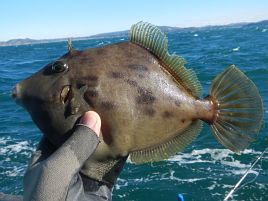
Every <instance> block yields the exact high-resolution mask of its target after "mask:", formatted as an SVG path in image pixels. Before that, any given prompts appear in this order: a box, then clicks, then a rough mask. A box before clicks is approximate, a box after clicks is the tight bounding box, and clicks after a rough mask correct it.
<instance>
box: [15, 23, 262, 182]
mask: <svg viewBox="0 0 268 201" xmlns="http://www.w3.org/2000/svg"><path fill="white" fill-rule="evenodd" d="M185 63H186V62H185V60H184V59H183V58H182V57H181V56H178V55H176V54H175V53H173V54H170V53H169V51H168V39H167V37H166V35H165V34H164V33H163V32H162V31H161V30H160V29H159V28H158V27H157V26H155V25H152V24H150V23H147V22H138V23H136V24H134V25H133V26H132V27H131V29H130V31H129V41H126V42H119V43H115V44H109V45H106V46H103V47H97V48H90V49H85V50H75V49H74V48H73V47H72V45H71V43H70V42H69V45H68V52H67V53H65V54H64V55H63V56H61V57H60V58H58V59H57V60H55V61H53V62H51V63H49V64H47V65H46V66H44V67H43V68H42V69H41V70H39V71H38V72H36V73H35V74H33V75H32V76H30V77H28V78H27V79H25V80H23V81H21V82H20V83H18V84H17V85H16V86H15V88H14V89H13V91H12V97H13V98H14V100H15V101H16V102H17V103H18V104H20V105H22V106H23V107H24V108H25V109H26V110H27V111H28V112H29V114H30V116H31V118H32V120H33V122H34V123H35V124H36V125H37V126H38V128H39V129H40V130H41V131H42V133H43V134H44V136H45V137H46V138H47V139H48V140H49V141H50V142H51V143H52V144H53V145H55V146H56V147H59V146H60V145H61V144H62V143H63V142H64V141H65V140H66V139H68V137H69V136H70V135H71V133H72V132H73V130H74V129H75V124H76V123H77V122H78V121H79V118H80V117H81V116H82V115H83V114H84V113H85V112H86V111H88V110H94V111H96V112H97V113H98V114H99V115H100V117H101V120H102V128H101V135H100V143H99V145H98V147H97V149H96V151H95V152H94V154H93V155H92V156H91V157H90V158H89V159H88V160H87V161H86V163H85V164H84V166H83V168H82V170H81V172H82V173H83V174H85V175H87V176H89V177H91V178H94V179H96V180H99V181H103V180H105V179H106V180H109V179H108V178H106V177H107V175H108V173H109V172H110V171H111V169H112V168H113V167H114V166H115V165H117V164H119V161H120V160H122V159H123V158H126V157H129V159H130V161H131V162H132V163H135V164H142V163H146V162H154V161H161V160H164V159H167V158H169V157H170V156H172V155H175V154H176V153H177V152H180V151H182V150H183V149H184V148H185V147H186V146H187V145H189V144H190V143H191V142H192V141H193V140H194V139H195V138H196V137H197V136H198V134H199V133H200V131H201V130H202V125H203V123H204V122H205V123H207V124H208V125H209V127H210V129H211V132H212V134H213V135H214V137H215V138H216V140H217V141H218V142H219V143H220V144H222V145H223V146H224V147H226V148H228V149H230V150H232V151H233V152H236V153H240V152H241V151H243V150H244V149H246V148H247V147H248V146H249V144H250V143H251V142H252V141H254V140H255V139H256V136H257V135H258V133H259V130H260V128H261V124H262V119H263V104H262V99H261V96H260V94H259V92H258V89H257V87H256V86H255V84H254V83H253V82H252V81H251V80H250V79H249V78H248V77H247V76H246V75H245V74H244V73H243V72H242V71H240V70H239V69H238V68H237V67H236V66H235V65H231V66H229V67H227V68H226V69H225V70H224V71H223V72H222V73H220V74H219V75H217V76H216V78H215V79H214V80H213V81H212V84H211V87H210V89H209V92H208V95H207V96H206V97H204V98H203V95H202V86H201V84H200V82H199V80H198V78H197V75H196V74H195V72H194V71H193V70H192V69H190V68H188V67H186V66H185Z"/></svg>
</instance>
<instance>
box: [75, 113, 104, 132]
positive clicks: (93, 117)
mask: <svg viewBox="0 0 268 201" xmlns="http://www.w3.org/2000/svg"><path fill="white" fill-rule="evenodd" d="M79 123H80V124H84V125H85V126H87V127H89V128H91V129H92V130H93V131H94V132H95V133H96V135H97V136H98V137H99V135H100V128H101V119H100V116H99V115H98V113H96V112H94V111H88V112H86V113H85V114H84V115H83V116H82V118H81V119H80V122H79Z"/></svg>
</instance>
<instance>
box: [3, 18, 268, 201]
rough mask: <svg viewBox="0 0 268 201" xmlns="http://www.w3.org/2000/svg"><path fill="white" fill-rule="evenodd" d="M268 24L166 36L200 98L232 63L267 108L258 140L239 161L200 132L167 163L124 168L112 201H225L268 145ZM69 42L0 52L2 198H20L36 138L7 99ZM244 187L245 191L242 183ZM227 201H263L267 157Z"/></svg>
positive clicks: (80, 45)
mask: <svg viewBox="0 0 268 201" xmlns="http://www.w3.org/2000/svg"><path fill="white" fill-rule="evenodd" d="M267 29H268V25H267V23H266V24H265V23H259V24H251V25H244V26H236V27H218V28H213V29H211V28H203V29H184V30H179V31H172V32H168V33H167V35H168V38H169V51H170V52H171V53H172V52H176V53H177V54H179V55H181V56H183V57H184V58H185V59H186V61H187V62H188V63H187V64H186V66H187V67H191V68H192V69H194V71H195V72H196V73H197V76H198V78H199V79H200V81H201V83H202V85H203V88H204V95H206V93H207V92H208V88H209V86H210V84H211V81H212V79H213V78H214V77H215V76H216V75H217V74H218V73H220V72H221V71H223V70H224V68H226V67H227V66H228V65H230V64H236V65H237V66H238V67H239V68H240V69H241V70H242V71H243V72H245V73H246V75H247V76H248V77H249V78H250V79H252V80H253V81H254V82H255V84H256V85H257V87H258V89H259V92H260V94H261V96H262V99H263V104H264V110H265V113H264V122H263V126H262V128H261V131H260V134H259V136H258V138H257V140H256V141H255V142H254V143H252V144H251V146H250V147H249V148H248V149H246V150H245V151H244V152H243V153H242V154H241V155H236V154H234V153H232V152H231V151H228V150H227V149H225V148H223V147H222V146H221V145H219V144H218V143H217V142H216V140H215V139H214V138H213V136H212V135H211V133H210V130H209V128H208V126H204V128H203V130H202V132H201V133H200V135H199V136H198V138H197V139H196V140H195V141H194V142H193V143H192V144H190V145H189V146H188V147H187V148H186V149H185V150H184V151H183V152H181V153H177V154H176V155H175V156H173V157H171V158H170V159H168V160H166V161H161V162H157V163H148V164H143V165H134V164H131V163H127V164H126V165H125V167H124V170H123V172H122V174H121V175H120V178H119V179H118V182H117V184H116V185H115V188H114V191H113V200H115V201H119V200H127V201H140V200H142V201H143V200H153V201H160V200H170V201H171V200H177V194H178V193H182V194H183V195H184V197H185V200H186V201H190V200H191V201H196V200H197V201H198V200H207V201H212V200H223V198H224V196H225V195H226V194H227V193H228V192H229V191H230V190H231V189H232V187H233V186H234V185H235V184H236V182H237V181H238V180H239V179H240V178H241V177H242V176H243V174H244V173H245V171H246V170H247V169H248V168H249V167H250V165H251V163H252V162H253V161H254V160H255V159H256V158H257V157H258V156H259V155H260V154H261V152H262V151H263V150H264V149H265V148H266V147H267V146H268V138H267V135H268V123H267V121H268V31H267ZM126 40H127V37H120V38H119V37H118V38H103V39H92V40H84V41H74V42H73V45H74V46H75V48H77V49H80V50H82V49H85V48H91V47H98V46H104V45H106V44H111V43H115V42H120V41H126ZM66 45H67V43H65V42H58V43H47V44H35V45H24V46H17V47H16V46H12V47H0V192H4V193H7V194H16V195H17V194H22V193H23V190H22V178H23V174H24V172H25V169H26V167H27V161H28V159H29V158H30V155H31V153H32V151H34V149H35V146H36V145H37V143H38V141H39V140H40V138H41V135H42V134H41V133H40V131H39V130H38V128H37V127H36V126H35V124H34V123H33V122H32V120H31V118H30V116H29V115H28V113H27V112H26V111H25V110H24V109H22V108H21V107H19V106H18V105H16V104H15V103H14V102H13V100H12V99H11V98H10V90H11V89H12V87H13V86H14V85H15V84H16V83H17V82H19V81H20V80H22V79H24V78H26V77H27V76H30V75H31V74H32V73H34V72H35V71H37V70H38V69H40V68H41V67H43V66H44V65H46V64H47V63H49V62H51V61H53V60H55V59H56V58H58V57H60V56H61V55H63V54H64V53H65V52H66V51H67V47H66ZM246 183H247V184H246ZM243 184H246V185H244V186H243V187H242V188H241V189H239V190H238V191H237V192H235V193H234V195H233V199H232V200H237V201H238V200H244V201H246V200H252V201H253V200H263V201H267V200H268V153H266V154H264V157H263V159H262V160H261V161H260V162H259V163H258V164H257V165H256V166H255V167H254V168H253V169H252V170H251V171H250V174H249V175H248V177H247V178H246V179H245V181H244V182H243Z"/></svg>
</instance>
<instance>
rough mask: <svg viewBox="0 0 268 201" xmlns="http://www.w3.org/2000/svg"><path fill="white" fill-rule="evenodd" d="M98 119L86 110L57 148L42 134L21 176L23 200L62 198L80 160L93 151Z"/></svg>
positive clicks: (75, 177)
mask: <svg viewBox="0 0 268 201" xmlns="http://www.w3.org/2000/svg"><path fill="white" fill-rule="evenodd" d="M100 126H101V120H100V117H99V115H98V114H97V113H96V112H93V111H89V112H86V113H85V114H84V115H83V116H82V118H81V119H80V122H79V123H78V124H77V125H76V128H75V131H74V132H73V134H72V135H71V137H70V138H69V139H68V140H67V141H66V142H65V143H64V144H63V145H62V146H61V147H59V148H58V149H56V150H54V149H52V147H53V146H52V145H51V143H49V141H48V140H47V139H46V138H45V137H44V138H43V139H42V141H41V142H40V144H39V147H38V150H37V151H36V152H35V153H33V156H32V159H31V162H30V164H29V167H28V169H27V171H26V173H25V176H24V200H36V201H37V200H38V201H41V200H42V201H44V200H50V201H53V200H55V201H58V200H65V199H66V196H67V195H68V190H69V187H70V186H71V185H72V184H73V182H75V181H76V180H77V178H78V177H79V176H78V172H79V171H80V169H81V167H82V165H83V164H84V162H85V161H86V160H87V159H88V158H89V157H90V156H91V155H92V153H93V152H94V151H95V149H96V147H97V145H98V142H99V139H98V136H99V133H100Z"/></svg>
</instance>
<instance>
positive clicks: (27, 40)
mask: <svg viewBox="0 0 268 201" xmlns="http://www.w3.org/2000/svg"><path fill="white" fill-rule="evenodd" d="M256 25H260V26H262V25H264V26H268V20H264V21H260V22H249V23H235V24H229V25H215V26H204V27H187V28H180V27H169V26H160V29H161V30H162V31H164V32H170V31H178V30H181V31H191V30H192V31H197V30H202V29H218V28H239V27H241V26H256ZM127 34H128V30H125V31H117V32H110V33H101V34H96V35H92V36H85V37H72V40H73V41H77V40H89V39H101V38H107V37H126V36H127ZM67 40H68V38H57V39H40V40H35V39H30V38H24V39H11V40H8V41H0V46H19V45H30V44H41V43H52V42H62V41H67Z"/></svg>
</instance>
